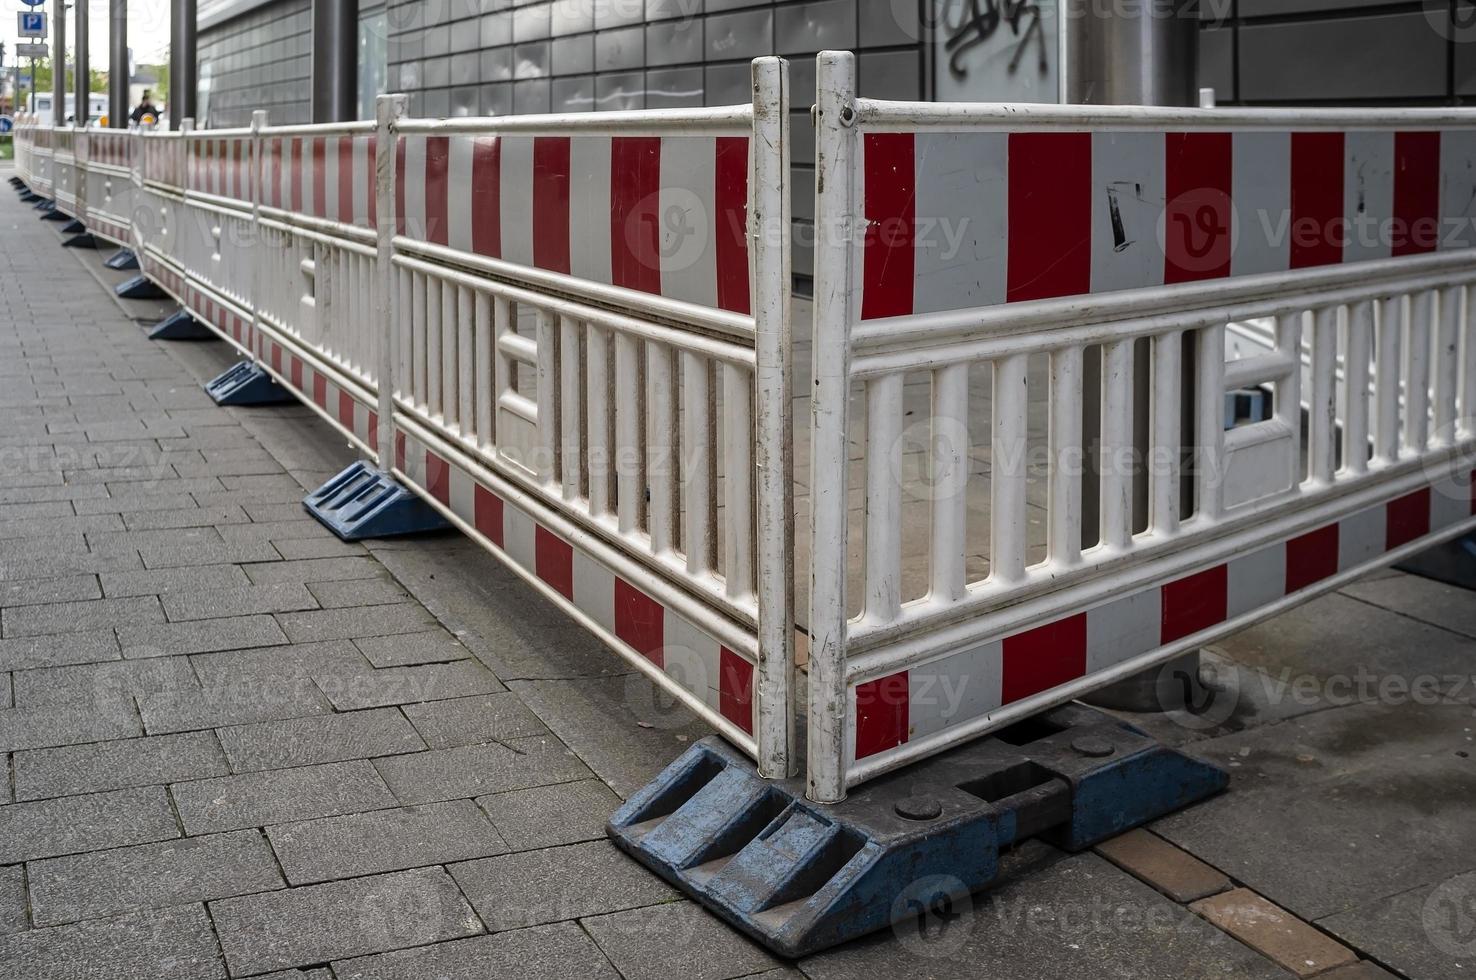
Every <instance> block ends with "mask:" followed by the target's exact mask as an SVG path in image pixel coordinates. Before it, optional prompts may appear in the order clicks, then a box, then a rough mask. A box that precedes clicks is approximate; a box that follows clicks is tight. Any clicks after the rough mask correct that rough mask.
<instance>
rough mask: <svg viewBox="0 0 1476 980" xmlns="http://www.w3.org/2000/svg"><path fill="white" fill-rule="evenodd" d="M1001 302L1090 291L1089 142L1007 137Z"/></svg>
mask: <svg viewBox="0 0 1476 980" xmlns="http://www.w3.org/2000/svg"><path fill="white" fill-rule="evenodd" d="M1009 154H1010V162H1009V185H1010V186H1009V232H1008V238H1009V253H1008V254H1009V259H1008V269H1007V270H1006V283H1007V284H1006V288H1005V300H1006V302H1010V303H1021V302H1026V301H1028V300H1033V299H1047V298H1049V297H1052V296H1072V295H1076V294H1078V293H1087V292H1090V291H1091V286H1092V251H1091V242H1092V134H1091V133H1011V134H1010V148H1009Z"/></svg>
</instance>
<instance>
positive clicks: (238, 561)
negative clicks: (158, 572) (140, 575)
mask: <svg viewBox="0 0 1476 980" xmlns="http://www.w3.org/2000/svg"><path fill="white" fill-rule="evenodd" d="M138 554H139V557H141V558H142V559H143V563H144V565H145V566H146V567H148V568H183V567H186V566H192V565H244V564H246V563H247V562H259V561H272V560H273V559H274V558H275V557H276V550H275V549H274V548H272V547H271V546H270V545H269V544H268V543H267V542H265V541H260V542H249V541H248V542H244V543H241V544H234V543H230V542H226V541H220V542H214V541H204V542H201V543H200V544H192V545H177V546H173V547H163V548H155V547H151V546H148V545H145V546H142V547H140V548H139V549H138Z"/></svg>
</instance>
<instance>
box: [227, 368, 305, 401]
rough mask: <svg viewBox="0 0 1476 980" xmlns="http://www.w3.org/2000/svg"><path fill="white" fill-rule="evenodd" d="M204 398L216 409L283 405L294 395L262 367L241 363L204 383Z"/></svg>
mask: <svg viewBox="0 0 1476 980" xmlns="http://www.w3.org/2000/svg"><path fill="white" fill-rule="evenodd" d="M205 394H207V395H209V396H210V397H211V399H213V400H214V402H215V404H217V405H281V404H283V403H285V402H290V401H295V400H296V399H295V398H294V397H293V395H292V393H291V392H290V391H288V390H287V389H286V388H284V387H282V386H281V385H279V384H277V382H276V380H275V379H274V378H273V377H272V376H271V375H270V374H268V373H267V371H266V369H265V368H263V367H262V366H261V365H259V364H252V363H251V362H250V361H242V362H241V363H239V364H237V365H235V366H234V367H229V368H226V369H225V370H224V371H222V372H221V373H220V374H218V375H216V376H215V377H213V378H211V379H210V380H209V381H207V382H205Z"/></svg>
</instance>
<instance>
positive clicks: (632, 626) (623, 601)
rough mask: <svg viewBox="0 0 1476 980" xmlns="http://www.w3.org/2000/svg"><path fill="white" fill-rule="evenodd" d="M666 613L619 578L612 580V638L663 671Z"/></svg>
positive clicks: (656, 603)
mask: <svg viewBox="0 0 1476 980" xmlns="http://www.w3.org/2000/svg"><path fill="white" fill-rule="evenodd" d="M665 615H666V610H665V609H663V608H661V603H659V602H657V601H656V600H655V599H652V598H651V597H650V596H648V595H646V594H645V593H644V592H642V591H641V590H640V589H638V588H636V587H635V586H633V585H631V584H630V583H629V582H627V581H625V579H623V578H621V577H620V576H618V575H617V576H616V577H615V635H616V636H617V637H619V638H620V640H621V641H622V642H624V643H625V644H626V645H628V646H629V647H630V648H631V649H632V650H634V651H635V652H636V653H639V654H640V655H641V656H643V657H645V658H646V659H647V660H649V661H651V663H653V664H655V665H656V666H657V667H662V668H665V666H666V654H665V651H664V650H663V649H662V648H663V647H664V646H665V644H666V623H665Z"/></svg>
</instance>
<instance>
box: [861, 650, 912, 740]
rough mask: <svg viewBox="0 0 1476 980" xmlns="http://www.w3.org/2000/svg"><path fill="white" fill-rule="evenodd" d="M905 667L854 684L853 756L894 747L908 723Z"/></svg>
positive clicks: (902, 737)
mask: <svg viewBox="0 0 1476 980" xmlns="http://www.w3.org/2000/svg"><path fill="white" fill-rule="evenodd" d="M907 699H908V679H907V671H905V670H904V671H901V672H900V673H896V674H890V675H888V676H886V677H879V678H877V679H876V680H874V681H867V682H866V683H865V684H857V685H856V758H857V759H858V760H859V759H865V758H866V757H867V756H873V755H876V754H877V753H878V752H885V751H886V750H887V749H895V748H896V747H897V746H899V745H901V744H903V743H904V742H906V741H907V734H908V731H907V730H908V728H909V727H910V724H911V723H910V721H909V712H908V703H907Z"/></svg>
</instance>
